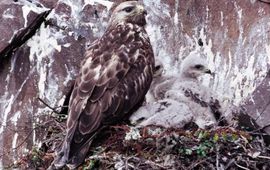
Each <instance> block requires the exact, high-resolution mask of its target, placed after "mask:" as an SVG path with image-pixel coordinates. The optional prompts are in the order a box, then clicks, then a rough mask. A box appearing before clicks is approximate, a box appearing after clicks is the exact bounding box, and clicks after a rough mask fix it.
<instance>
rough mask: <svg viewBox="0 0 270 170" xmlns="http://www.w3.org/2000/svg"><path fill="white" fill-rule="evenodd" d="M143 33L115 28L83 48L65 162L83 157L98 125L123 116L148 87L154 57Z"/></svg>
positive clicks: (73, 99) (70, 114) (70, 109)
mask: <svg viewBox="0 0 270 170" xmlns="http://www.w3.org/2000/svg"><path fill="white" fill-rule="evenodd" d="M137 29H142V28H137ZM141 31H143V32H141ZM144 33H145V32H144V30H136V29H134V28H133V26H132V25H125V26H121V27H117V28H116V29H114V30H112V31H111V32H110V31H108V32H107V33H105V35H104V36H103V37H102V38H101V39H99V41H97V42H96V43H94V45H93V46H92V47H91V48H90V49H89V50H88V51H87V53H86V59H85V60H84V61H83V65H82V68H81V70H80V75H79V76H78V78H77V79H76V83H75V86H74V90H73V92H72V95H71V99H70V104H69V117H68V122H67V136H66V139H65V143H64V145H65V146H66V148H65V149H66V150H67V151H66V153H65V154H68V155H66V156H67V157H68V160H69V162H70V163H71V164H72V163H73V162H74V161H80V160H79V159H84V157H85V155H86V153H87V152H88V149H89V146H90V144H91V141H92V137H93V136H94V134H95V133H96V132H97V130H98V128H99V127H100V126H101V125H102V124H104V123H108V122H112V121H114V120H117V119H118V118H121V117H123V115H124V114H125V113H127V112H128V111H129V110H130V109H132V108H133V107H134V106H135V105H136V104H137V103H138V102H139V101H140V100H142V98H143V97H144V96H145V94H146V92H147V90H148V89H149V86H150V84H151V81H152V74H153V67H154V58H153V52H152V47H151V46H150V42H149V39H148V37H145V36H146V33H145V35H144ZM63 148H64V147H63ZM73 158H74V159H73ZM75 159H76V160H75Z"/></svg>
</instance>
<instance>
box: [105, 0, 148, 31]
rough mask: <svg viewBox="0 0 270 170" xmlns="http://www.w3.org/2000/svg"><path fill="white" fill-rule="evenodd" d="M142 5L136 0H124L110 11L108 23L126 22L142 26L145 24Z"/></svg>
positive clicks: (144, 11)
mask: <svg viewBox="0 0 270 170" xmlns="http://www.w3.org/2000/svg"><path fill="white" fill-rule="evenodd" d="M146 14H147V12H146V10H145V9H144V7H143V6H142V5H141V4H140V3H139V2H137V1H126V2H122V3H120V4H119V5H118V6H117V7H116V8H115V10H114V11H113V13H112V16H111V19H110V24H111V25H116V24H118V23H121V22H127V23H132V24H137V25H140V26H144V25H145V24H146V20H145V15H146Z"/></svg>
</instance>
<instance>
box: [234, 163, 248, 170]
mask: <svg viewBox="0 0 270 170" xmlns="http://www.w3.org/2000/svg"><path fill="white" fill-rule="evenodd" d="M234 164H235V165H236V166H237V167H238V168H241V169H245V170H250V169H249V168H246V167H243V166H241V165H238V164H237V163H236V162H234Z"/></svg>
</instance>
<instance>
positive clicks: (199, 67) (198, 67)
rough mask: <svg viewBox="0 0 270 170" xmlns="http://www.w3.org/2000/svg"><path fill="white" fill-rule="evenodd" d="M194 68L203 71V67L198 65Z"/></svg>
mask: <svg viewBox="0 0 270 170" xmlns="http://www.w3.org/2000/svg"><path fill="white" fill-rule="evenodd" d="M194 68H196V69H203V65H200V64H198V65H195V66H194Z"/></svg>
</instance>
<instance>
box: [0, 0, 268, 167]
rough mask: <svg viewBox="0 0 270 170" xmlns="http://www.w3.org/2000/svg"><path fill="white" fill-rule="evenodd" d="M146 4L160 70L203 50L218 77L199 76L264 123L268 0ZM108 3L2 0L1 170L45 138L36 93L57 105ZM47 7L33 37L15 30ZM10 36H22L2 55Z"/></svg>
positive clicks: (174, 70)
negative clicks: (25, 35)
mask: <svg viewBox="0 0 270 170" xmlns="http://www.w3.org/2000/svg"><path fill="white" fill-rule="evenodd" d="M144 4H145V5H146V8H147V10H148V14H149V15H148V27H147V31H148V33H149V35H150V39H151V41H152V45H153V48H154V52H155V55H156V57H157V58H158V59H159V60H160V61H162V62H163V64H164V68H165V74H167V75H177V74H178V73H179V66H180V63H181V61H182V59H183V58H185V57H186V56H187V55H188V54H189V53H190V52H191V51H196V50H200V51H203V52H204V53H205V54H206V55H207V60H208V62H209V64H210V67H211V69H212V70H214V72H215V73H216V76H215V77H214V78H211V79H210V78H209V77H205V78H203V79H202V80H201V81H202V82H203V83H204V84H205V85H206V86H209V87H210V88H212V89H213V91H214V92H216V93H217V94H218V95H219V96H220V97H221V98H224V99H226V100H227V101H228V103H233V104H234V105H237V106H243V107H244V108H246V109H247V112H248V113H249V114H250V115H251V116H252V117H254V118H257V117H258V119H257V121H258V123H259V124H260V125H261V126H264V125H266V124H267V120H269V118H270V114H269V109H270V107H269V103H270V102H269V101H268V100H269V96H270V87H269V86H270V84H269V74H268V70H269V64H270V34H269V31H270V5H268V4H267V3H262V2H260V1H256V0H250V1H242V0H219V1H216V0H200V1H198V0H191V1H180V0H168V1H160V0H145V1H144ZM112 5H113V3H112V2H109V1H106V0H100V1H97V0H79V1H77V0H67V1H64V0H58V1H53V0H49V1H48V0H46V1H45V0H36V1H28V0H17V1H16V2H15V1H10V0H2V1H1V2H0V14H1V15H0V40H1V41H0V54H1V55H0V60H1V68H0V79H1V81H0V86H1V87H2V88H1V89H0V98H1V102H0V118H1V119H0V120H1V124H0V148H1V150H0V160H1V163H0V169H3V166H7V165H9V164H10V163H11V162H13V161H15V160H16V159H17V157H18V156H20V155H21V154H22V153H23V152H25V151H26V150H27V149H30V148H32V146H35V145H38V144H39V143H40V142H41V141H42V138H43V136H44V135H45V133H44V131H46V127H40V126H39V125H40V124H43V123H44V122H45V121H47V120H48V113H49V112H51V110H50V109H49V108H48V107H46V106H45V105H44V104H43V103H41V102H40V101H39V100H38V98H40V99H42V100H43V101H44V102H46V103H47V104H48V105H50V106H51V107H54V108H56V107H58V106H62V105H63V102H64V99H65V96H66V94H67V93H68V91H69V90H70V88H71V87H72V82H73V81H72V80H73V79H74V77H75V76H76V74H77V73H78V68H79V65H80V62H81V60H82V58H83V54H84V51H85V47H87V45H89V43H91V42H92V41H93V40H94V39H96V38H97V37H99V36H100V35H101V34H102V33H103V32H104V30H105V28H106V24H107V21H108V15H109V11H110V9H111V8H112ZM49 9H52V11H50V12H48V16H47V17H46V18H47V19H46V20H47V21H46V22H43V23H42V24H40V25H38V27H39V29H37V30H35V31H34V33H35V34H34V35H33V36H32V37H31V38H30V39H23V38H25V37H24V36H22V37H21V36H19V35H21V34H20V33H22V32H23V31H24V30H25V29H26V28H29V26H31V25H35V26H37V23H38V22H36V21H37V20H36V19H37V18H38V17H40V16H42V15H44V12H45V11H48V10H49ZM45 13H46V12H45ZM34 28H35V29H36V27H34ZM32 30H33V29H32ZM18 37H19V39H17V41H16V38H18ZM12 39H13V41H14V42H18V41H19V40H22V39H23V40H25V41H24V42H23V43H22V44H21V45H20V46H18V47H16V48H14V50H13V51H12V52H10V53H8V54H7V55H3V54H4V53H3V51H4V49H6V48H7V47H10V43H11V42H12V41H11V40H12ZM26 40H27V41H26ZM198 42H199V43H198ZM199 44H200V45H199ZM260 113H262V114H260Z"/></svg>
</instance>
